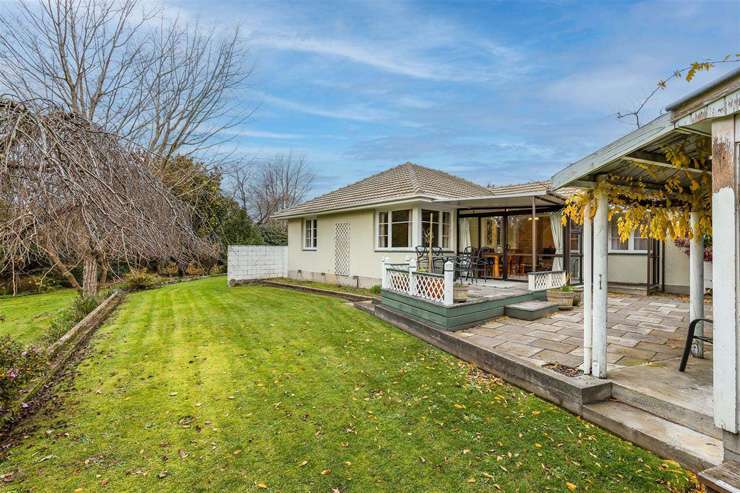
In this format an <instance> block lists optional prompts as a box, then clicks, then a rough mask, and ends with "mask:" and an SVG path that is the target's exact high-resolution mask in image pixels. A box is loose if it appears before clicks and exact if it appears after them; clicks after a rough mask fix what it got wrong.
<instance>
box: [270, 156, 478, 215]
mask: <svg viewBox="0 0 740 493" xmlns="http://www.w3.org/2000/svg"><path fill="white" fill-rule="evenodd" d="M480 196H486V197H488V196H491V192H490V191H489V190H488V189H487V188H485V187H482V186H480V185H476V184H475V183H473V182H470V181H468V180H464V179H462V178H459V177H457V176H453V175H450V174H449V173H445V172H443V171H439V170H436V169H431V168H426V167H424V166H419V165H418V164H413V163H404V164H401V165H398V166H395V167H393V168H390V169H387V170H385V171H382V172H380V173H378V174H375V175H372V176H369V177H367V178H365V179H363V180H360V181H358V182H355V183H352V184H350V185H347V186H345V187H342V188H339V189H337V190H334V191H333V192H329V193H327V194H324V195H321V196H319V197H316V198H315V199H311V200H309V201H307V202H304V203H302V204H299V205H297V206H295V207H291V208H290V209H285V210H283V211H280V212H278V213H277V214H275V215H274V216H273V217H274V218H275V219H287V218H289V217H298V216H303V215H309V214H318V213H326V212H331V211H339V210H345V209H353V208H362V207H365V206H368V207H369V206H373V205H380V204H384V203H389V202H397V201H404V200H413V199H429V200H435V199H455V198H467V197H480Z"/></svg>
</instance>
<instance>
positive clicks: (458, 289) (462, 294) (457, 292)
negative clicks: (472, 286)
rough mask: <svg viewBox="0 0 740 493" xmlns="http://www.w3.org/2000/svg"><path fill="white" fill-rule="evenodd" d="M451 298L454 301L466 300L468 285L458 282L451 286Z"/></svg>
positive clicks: (461, 301) (462, 301)
mask: <svg viewBox="0 0 740 493" xmlns="http://www.w3.org/2000/svg"><path fill="white" fill-rule="evenodd" d="M452 300H453V301H454V302H455V303H464V302H466V301H468V285H467V284H460V285H457V284H456V285H454V286H452Z"/></svg>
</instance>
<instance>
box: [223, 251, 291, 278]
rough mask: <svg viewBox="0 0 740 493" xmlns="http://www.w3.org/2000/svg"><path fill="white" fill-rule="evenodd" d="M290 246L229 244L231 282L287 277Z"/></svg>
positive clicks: (228, 270) (228, 271)
mask: <svg viewBox="0 0 740 493" xmlns="http://www.w3.org/2000/svg"><path fill="white" fill-rule="evenodd" d="M287 275H288V247H287V246H261V245H231V246H229V255H228V268H227V277H228V280H229V284H234V283H238V282H240V281H249V280H253V279H269V278H272V277H287Z"/></svg>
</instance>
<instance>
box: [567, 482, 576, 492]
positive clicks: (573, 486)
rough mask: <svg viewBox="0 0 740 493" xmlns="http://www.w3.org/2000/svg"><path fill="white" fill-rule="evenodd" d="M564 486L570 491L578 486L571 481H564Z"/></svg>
mask: <svg viewBox="0 0 740 493" xmlns="http://www.w3.org/2000/svg"><path fill="white" fill-rule="evenodd" d="M565 486H566V488H568V489H569V490H570V491H576V488H578V486H576V485H574V484H573V483H565Z"/></svg>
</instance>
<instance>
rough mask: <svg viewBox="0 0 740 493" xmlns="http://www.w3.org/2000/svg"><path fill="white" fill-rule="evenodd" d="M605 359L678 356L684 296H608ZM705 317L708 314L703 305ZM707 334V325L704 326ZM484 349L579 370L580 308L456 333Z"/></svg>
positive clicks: (621, 361) (615, 362) (623, 362)
mask: <svg viewBox="0 0 740 493" xmlns="http://www.w3.org/2000/svg"><path fill="white" fill-rule="evenodd" d="M608 307H609V314H608V321H607V361H608V363H609V365H610V367H621V366H634V365H644V364H647V363H650V362H654V361H664V360H667V359H673V358H678V357H680V356H681V353H682V351H683V345H684V342H685V341H686V331H687V329H688V323H689V320H688V317H689V305H688V299H687V298H686V297H680V296H663V295H657V296H641V295H625V294H618V295H617V294H613V295H610V296H609V304H608ZM704 310H705V313H711V312H712V307H711V305H709V304H707V305H706V306H705V308H704ZM705 331H706V332H707V335H711V326H707V327H706V328H705ZM458 335H459V336H460V337H467V338H469V339H472V340H474V341H475V343H476V344H478V345H480V346H482V347H490V348H491V349H493V348H494V347H495V348H496V351H497V352H505V353H509V354H512V355H515V356H518V357H522V358H528V359H530V360H532V361H533V362H536V363H538V364H544V363H560V364H562V365H566V366H578V365H580V364H581V362H582V356H583V308H582V307H577V308H575V309H574V310H572V311H569V312H557V313H554V314H552V315H550V316H548V317H545V318H541V319H538V320H534V321H531V322H530V321H526V320H516V319H512V318H509V317H499V318H497V319H495V320H493V321H490V322H487V323H486V324H484V325H481V326H478V327H473V328H470V329H467V330H466V331H464V332H462V333H458Z"/></svg>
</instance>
